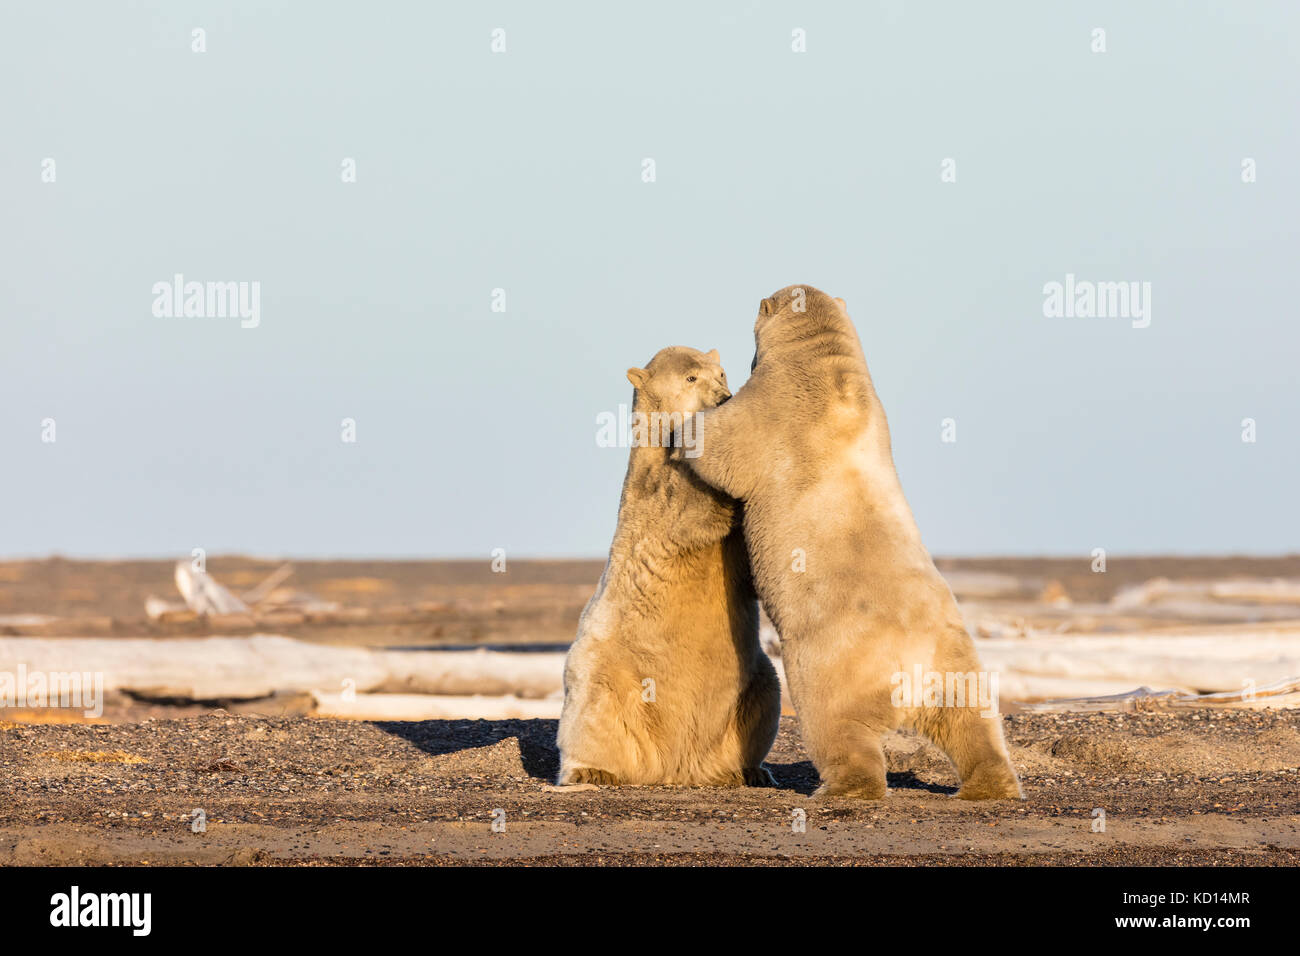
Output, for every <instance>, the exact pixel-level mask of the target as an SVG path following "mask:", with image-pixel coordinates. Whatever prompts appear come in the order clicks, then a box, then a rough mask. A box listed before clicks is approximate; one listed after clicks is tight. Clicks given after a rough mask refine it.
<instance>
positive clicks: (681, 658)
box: [557, 347, 781, 786]
mask: <svg viewBox="0 0 1300 956" xmlns="http://www.w3.org/2000/svg"><path fill="white" fill-rule="evenodd" d="M627 376H628V379H629V381H631V382H632V384H633V385H634V386H635V391H634V393H633V400H632V411H633V431H632V435H633V446H634V447H633V448H632V451H631V455H630V461H629V463H628V469H627V476H626V478H625V479H624V481H623V494H622V498H621V500H620V503H619V511H618V526H617V529H616V530H615V532H614V541H613V544H612V545H611V546H610V550H609V560H608V562H607V563H606V565H605V571H604V573H603V574H602V575H601V578H600V583H599V585H598V586H597V588H596V593H595V595H594V596H593V597H592V598H591V600H590V601H589V602H588V604H587V606H586V609H585V610H584V611H583V612H582V618H581V620H580V621H579V624H578V635H577V639H576V640H575V641H574V643H573V646H572V647H571V648H570V649H569V654H568V657H567V658H566V660H565V665H564V708H563V710H562V712H561V716H560V728H559V734H558V741H557V742H558V744H559V749H560V773H559V778H558V781H557V782H558V783H559V784H561V785H565V784H579V783H594V784H629V785H645V784H678V785H687V786H736V785H741V784H749V785H755V786H770V785H774V781H773V780H772V777H771V775H770V774H769V773H768V771H767V769H766V768H765V767H764V766H763V758H764V757H765V756H766V755H767V752H768V750H769V749H770V748H771V746H772V741H773V740H774V739H775V737H776V732H777V724H778V722H779V720H780V713H781V690H780V684H779V682H778V680H777V676H776V670H775V668H774V667H773V666H772V662H771V660H769V659H768V657H767V655H766V654H765V653H764V652H763V650H762V648H761V647H760V646H759V641H758V603H757V599H756V596H755V593H754V585H753V580H752V578H751V575H750V569H749V558H748V555H747V554H746V551H745V542H744V538H743V536H742V531H741V528H740V521H739V515H738V511H739V508H738V506H737V504H736V502H734V501H733V500H731V499H730V498H729V497H727V496H726V495H725V494H723V493H721V492H719V491H717V490H715V489H713V488H710V487H709V486H708V485H706V484H705V483H704V482H702V481H701V480H700V479H699V478H697V477H696V476H695V475H694V474H693V473H692V472H691V470H690V469H689V468H688V467H686V466H685V465H683V464H682V463H681V462H679V461H673V460H671V458H670V455H671V452H672V445H673V441H674V432H675V438H676V441H677V444H678V447H682V446H689V442H690V436H691V428H690V417H691V415H692V414H693V413H694V412H696V411H697V410H699V409H701V408H708V407H712V406H714V405H717V404H718V403H719V402H722V401H725V400H726V399H728V398H730V396H731V392H730V391H729V390H728V389H727V379H726V375H725V374H724V373H723V371H722V366H721V365H719V364H718V353H717V351H716V350H714V351H711V352H698V351H696V350H695V349H689V348H683V347H673V348H667V349H664V350H662V351H661V352H659V353H658V354H657V355H655V357H654V358H653V359H651V361H650V363H649V364H648V365H647V366H646V367H645V368H643V369H642V368H632V369H628V372H627ZM647 421H648V422H649V426H650V427H649V428H647V427H646V422H647ZM683 426H685V427H683ZM650 429H654V431H651V430H650Z"/></svg>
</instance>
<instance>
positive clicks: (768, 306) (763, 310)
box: [758, 299, 776, 315]
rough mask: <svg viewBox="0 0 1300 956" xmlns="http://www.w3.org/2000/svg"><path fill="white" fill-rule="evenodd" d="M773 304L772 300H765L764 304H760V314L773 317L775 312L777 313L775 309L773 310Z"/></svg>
mask: <svg viewBox="0 0 1300 956" xmlns="http://www.w3.org/2000/svg"><path fill="white" fill-rule="evenodd" d="M772 304H773V303H772V300H771V299H764V300H763V301H762V302H760V303H759V304H758V314H759V315H771V314H772V313H773V312H775V311H776V310H775V309H774V308H772Z"/></svg>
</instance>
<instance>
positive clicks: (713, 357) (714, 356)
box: [704, 349, 722, 362]
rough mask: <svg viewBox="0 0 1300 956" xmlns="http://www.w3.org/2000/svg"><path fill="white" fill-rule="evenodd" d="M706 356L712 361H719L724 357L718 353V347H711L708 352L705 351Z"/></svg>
mask: <svg viewBox="0 0 1300 956" xmlns="http://www.w3.org/2000/svg"><path fill="white" fill-rule="evenodd" d="M704 357H705V358H706V359H708V360H709V361H710V362H717V361H718V360H720V359H721V358H722V356H720V355H719V354H718V350H717V349H709V350H708V351H707V352H705V353H704Z"/></svg>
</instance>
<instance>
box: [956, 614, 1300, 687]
mask: <svg viewBox="0 0 1300 956" xmlns="http://www.w3.org/2000/svg"><path fill="white" fill-rule="evenodd" d="M1184 631H1187V632H1192V633H1184V634H1181V635H1176V636H1168V635H1165V634H1159V633H1155V634H1153V633H1143V632H1137V633H1130V634H1107V635H1098V634H1093V635H1087V636H1074V635H1062V636H1041V635H1038V636H1032V637H1026V638H994V639H990V640H980V641H977V642H976V644H975V646H976V649H977V650H978V652H979V656H980V660H981V661H982V662H983V666H984V668H985V669H987V670H990V671H997V672H998V674H999V679H1000V684H1001V686H1000V692H1001V694H1002V696H1004V697H1008V698H1013V699H1017V700H1032V699H1034V698H1039V699H1041V698H1042V697H1044V696H1047V697H1062V696H1096V695H1098V694H1105V693H1115V692H1117V691H1123V690H1129V689H1131V688H1132V687H1133V685H1134V684H1146V685H1148V686H1158V687H1173V688H1182V689H1186V690H1189V691H1237V690H1240V689H1241V688H1242V686H1243V682H1244V681H1253V682H1254V683H1255V684H1256V685H1257V686H1262V685H1264V684H1268V683H1270V682H1273V681H1278V680H1283V679H1285V678H1288V677H1291V676H1293V675H1295V674H1300V628H1297V627H1295V626H1272V625H1261V626H1259V627H1257V628H1255V629H1254V630H1253V631H1251V632H1249V633H1243V632H1241V631H1240V630H1238V629H1233V630H1232V631H1231V632H1225V631H1223V630H1221V629H1216V628H1213V627H1202V628H1195V629H1193V628H1185V629H1184ZM1066 679H1068V680H1069V681H1071V682H1072V683H1074V684H1076V685H1079V684H1087V683H1088V682H1092V684H1091V686H1090V687H1089V688H1088V689H1078V690H1069V691H1066V692H1065V693H1046V694H1045V693H1043V689H1044V688H1043V687H1042V686H1041V685H1042V683H1043V682H1044V681H1048V680H1050V681H1061V680H1066ZM1035 681H1037V682H1038V684H1039V685H1040V686H1039V687H1038V688H1037V689H1035V688H1034V687H1033V684H1034V682H1035ZM1117 685H1118V686H1117Z"/></svg>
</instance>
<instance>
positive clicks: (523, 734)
mask: <svg viewBox="0 0 1300 956" xmlns="http://www.w3.org/2000/svg"><path fill="white" fill-rule="evenodd" d="M1004 719H1005V724H1006V730H1007V737H1008V741H1009V743H1010V744H1011V747H1012V757H1013V760H1014V762H1015V763H1016V766H1017V768H1018V769H1019V770H1020V773H1021V777H1022V781H1023V783H1024V788H1025V792H1026V796H1027V799H1026V800H1025V801H1024V802H1023V803H1020V802H1006V801H1003V802H996V803H982V804H971V803H967V802H965V801H960V800H957V799H955V798H953V797H952V794H953V793H954V792H955V789H956V782H957V781H956V778H955V776H954V775H953V773H952V771H951V769H950V768H949V767H948V765H947V763H946V761H944V760H943V758H942V757H941V756H940V755H939V754H938V753H937V751H935V750H934V749H933V748H932V747H931V746H930V745H929V744H927V743H925V742H924V741H922V740H920V739H919V738H916V737H910V736H904V735H892V736H891V737H890V738H889V739H888V740H887V750H888V756H889V765H890V784H891V792H890V794H889V796H888V798H887V799H885V800H883V801H879V802H860V801H852V800H843V799H833V800H820V799H814V798H812V797H811V792H812V789H813V788H814V787H815V785H816V779H817V778H816V772H815V771H814V770H813V768H812V765H811V764H810V763H809V762H808V759H807V755H806V753H805V752H804V750H803V747H802V745H801V743H800V741H799V736H798V727H797V722H796V721H795V719H793V718H786V719H785V720H784V721H783V724H782V728H781V734H780V736H779V737H778V739H777V743H776V746H775V747H774V748H773V751H772V754H771V755H770V757H769V760H768V763H769V766H770V767H771V768H772V771H773V774H774V775H775V777H776V779H777V781H778V783H779V784H780V786H779V788H777V789H677V788H612V789H601V790H594V791H593V790H575V791H564V792H555V791H552V790H548V789H546V787H547V785H548V783H549V780H550V778H551V776H552V775H553V774H554V772H555V770H556V765H557V758H556V753H555V749H554V738H555V722H554V721H543V720H536V721H427V722H421V723H372V722H361V721H356V722H352V721H337V720H319V719H312V718H302V717H258V716H250V715H233V714H225V713H218V714H215V715H208V716H197V717H188V718H184V719H163V720H146V721H143V722H139V723H127V724H114V725H28V724H0V863H4V864H78V863H89V864H141V863H149V864H177V863H197V864H222V863H229V864H247V865H330V864H358V863H361V864H382V865H402V864H424V865H465V864H515V865H542V864H545V865H573V864H577V865H616V864H622V865H628V864H630V865H717V864H726V865H732V864H764V865H771V864H778V865H824V864H834V865H874V864H889V865H908V866H911V865H925V866H932V865H954V866H967V865H976V864H988V863H992V864H1014V865H1022V864H1024V865H1037V864H1063V863H1064V864H1070V865H1116V864H1125V865H1211V864H1213V865H1232V864H1242V863H1245V864H1277V865H1289V866H1294V865H1297V864H1300V769H1297V768H1298V767H1300V712H1297V711H1231V712H1214V711H1197V712H1187V713H1178V714H1159V713H1147V714H1136V715H1112V714H1106V715H1098V714H1017V715H1012V716H1008V717H1006V718H1004ZM196 809H197V810H202V812H203V817H204V821H205V824H206V830H205V831H204V832H199V833H195V832H193V825H192V824H193V820H194V811H195V810H196ZM1098 809H1100V810H1102V811H1104V813H1105V830H1104V832H1095V831H1094V824H1095V822H1099V820H1100V818H1099V817H1096V816H1095V811H1096V810H1098ZM800 810H801V811H803V814H804V815H805V817H806V830H805V831H804V832H794V827H793V826H792V821H794V820H795V819H796V817H797V813H796V811H800ZM494 818H495V819H496V820H497V821H499V824H498V825H499V830H500V832H494V829H493V820H494Z"/></svg>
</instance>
